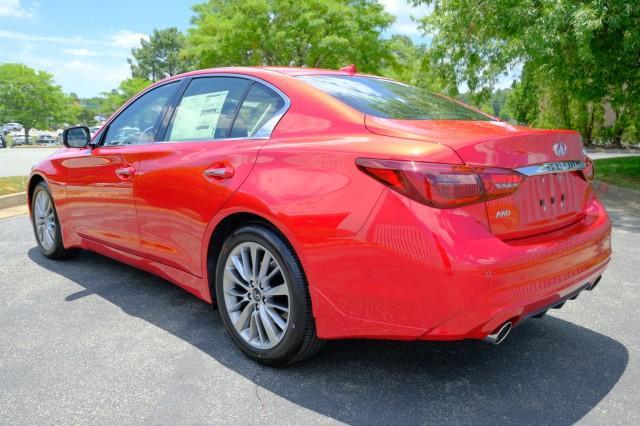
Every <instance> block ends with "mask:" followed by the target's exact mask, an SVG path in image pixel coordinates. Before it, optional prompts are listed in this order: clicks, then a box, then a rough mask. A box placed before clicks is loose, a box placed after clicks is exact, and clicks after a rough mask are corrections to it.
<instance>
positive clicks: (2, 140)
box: [0, 132, 7, 148]
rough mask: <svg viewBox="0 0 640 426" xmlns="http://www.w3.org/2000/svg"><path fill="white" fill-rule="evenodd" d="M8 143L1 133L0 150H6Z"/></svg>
mask: <svg viewBox="0 0 640 426" xmlns="http://www.w3.org/2000/svg"><path fill="white" fill-rule="evenodd" d="M6 147H7V141H6V140H5V139H4V135H3V134H2V132H0V148H6Z"/></svg>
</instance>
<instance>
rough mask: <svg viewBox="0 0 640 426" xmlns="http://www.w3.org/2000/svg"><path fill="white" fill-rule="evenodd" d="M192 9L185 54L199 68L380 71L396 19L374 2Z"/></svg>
mask: <svg viewBox="0 0 640 426" xmlns="http://www.w3.org/2000/svg"><path fill="white" fill-rule="evenodd" d="M193 10H194V12H195V16H194V17H193V19H192V24H193V27H192V28H191V29H190V30H189V32H188V37H187V49H186V51H185V52H186V55H187V56H188V57H190V58H193V61H194V63H195V64H196V65H197V66H198V67H201V68H203V67H211V66H227V65H236V66H237V65H283V66H308V67H325V68H337V67H340V66H344V65H347V64H349V63H355V64H357V66H358V69H359V70H362V71H366V72H377V71H379V69H380V67H381V64H382V61H383V58H385V56H386V55H387V53H386V49H385V47H386V45H385V43H384V41H383V40H382V38H381V34H382V32H383V31H384V30H385V29H386V28H388V27H389V25H390V24H391V23H392V22H393V20H394V18H393V17H392V16H391V15H389V14H388V13H386V12H385V11H384V8H383V7H382V5H381V4H380V3H378V2H377V1H372V0H246V1H235V0H209V1H208V2H206V3H202V4H197V5H195V6H194V7H193Z"/></svg>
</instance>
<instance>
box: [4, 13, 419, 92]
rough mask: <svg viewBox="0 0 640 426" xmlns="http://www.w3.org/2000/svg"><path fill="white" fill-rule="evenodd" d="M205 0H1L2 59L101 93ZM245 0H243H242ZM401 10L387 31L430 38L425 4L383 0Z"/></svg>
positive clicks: (66, 85)
mask: <svg viewBox="0 0 640 426" xmlns="http://www.w3.org/2000/svg"><path fill="white" fill-rule="evenodd" d="M202 1H204V0H165V1H159V0H128V1H125V0H110V1H96V0H38V1H34V0H0V63H6V62H19V63H23V64H26V65H28V66H30V67H33V68H36V69H38V70H43V71H47V72H49V73H51V74H53V76H54V79H55V81H56V83H57V84H59V85H61V86H62V88H63V89H64V91H65V92H73V93H76V94H77V95H78V96H80V97H91V96H97V95H99V94H100V93H102V92H106V91H109V90H111V89H112V88H115V87H117V86H118V85H119V84H120V82H121V81H122V80H124V79H125V78H127V77H129V76H130V68H129V64H127V57H130V56H131V48H132V47H136V46H138V45H139V43H140V39H141V38H148V34H150V33H151V32H152V31H153V29H154V28H166V27H171V26H173V27H178V29H180V30H186V29H187V28H188V27H189V24H190V19H191V16H192V11H191V6H192V5H193V4H196V3H201V2H202ZM239 1H241V0H239ZM380 2H381V3H382V4H383V5H384V6H385V9H386V10H387V11H388V12H389V13H391V14H392V15H395V16H396V22H395V23H394V24H393V26H392V27H391V29H390V30H389V31H387V34H385V35H391V34H404V35H408V36H410V37H411V38H412V39H413V40H414V41H415V42H426V39H425V38H423V37H422V35H421V34H420V32H419V31H418V25H417V24H416V23H415V22H414V21H413V20H412V15H415V16H418V17H420V16H424V15H425V14H426V13H428V9H427V8H426V7H424V6H422V7H419V8H411V7H410V6H409V5H408V4H407V3H406V0H380Z"/></svg>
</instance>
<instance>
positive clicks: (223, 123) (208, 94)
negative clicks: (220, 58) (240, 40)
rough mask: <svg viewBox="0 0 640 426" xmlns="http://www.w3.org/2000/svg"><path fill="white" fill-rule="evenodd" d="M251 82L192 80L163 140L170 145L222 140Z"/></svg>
mask: <svg viewBox="0 0 640 426" xmlns="http://www.w3.org/2000/svg"><path fill="white" fill-rule="evenodd" d="M249 84H251V81H249V80H246V79H243V78H233V77H203V78H195V79H193V80H192V81H191V83H190V84H189V87H187V90H186V91H185V92H184V95H183V96H182V99H180V103H179V104H178V107H177V108H176V111H175V113H174V115H173V118H172V119H171V124H169V128H168V129H167V134H166V137H165V140H167V141H172V142H180V141H202V140H212V139H222V138H226V137H228V135H229V129H230V127H231V124H232V122H233V118H234V117H235V115H236V112H237V111H238V106H239V104H240V101H241V100H242V97H243V96H244V94H245V92H246V89H247V87H248V86H249Z"/></svg>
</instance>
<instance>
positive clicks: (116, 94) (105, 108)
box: [99, 77, 151, 115]
mask: <svg viewBox="0 0 640 426" xmlns="http://www.w3.org/2000/svg"><path fill="white" fill-rule="evenodd" d="M150 84H151V82H150V81H149V80H145V79H143V78H136V77H134V78H128V79H126V80H123V81H122V82H121V83H120V86H118V88H117V89H113V90H112V91H110V92H105V93H103V94H102V102H101V103H100V107H99V112H100V113H102V114H106V115H111V114H113V113H114V112H115V111H116V110H117V109H118V108H120V107H121V106H122V105H123V104H124V103H125V102H126V101H128V100H129V99H130V98H131V97H132V96H133V95H135V94H137V93H139V92H141V91H142V90H143V89H145V88H147V87H148V86H149V85H150Z"/></svg>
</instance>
